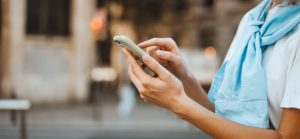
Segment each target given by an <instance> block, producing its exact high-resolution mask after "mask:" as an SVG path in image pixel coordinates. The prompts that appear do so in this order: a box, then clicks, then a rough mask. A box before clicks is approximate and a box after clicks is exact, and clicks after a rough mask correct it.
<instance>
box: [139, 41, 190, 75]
mask: <svg viewBox="0 0 300 139" xmlns="http://www.w3.org/2000/svg"><path fill="white" fill-rule="evenodd" d="M138 46H139V47H141V48H148V49H147V51H148V53H149V54H150V55H151V56H152V57H154V58H155V59H156V60H157V61H158V62H159V63H160V64H161V65H163V66H164V67H165V68H167V69H168V70H169V71H170V72H172V73H173V74H174V75H175V76H176V77H178V78H179V79H181V78H182V77H186V75H187V74H188V73H187V69H186V67H185V64H184V61H183V58H182V56H181V54H180V52H179V49H178V46H177V44H176V43H175V41H174V40H173V39H171V38H153V39H150V40H148V41H145V42H142V43H140V44H139V45H138Z"/></svg>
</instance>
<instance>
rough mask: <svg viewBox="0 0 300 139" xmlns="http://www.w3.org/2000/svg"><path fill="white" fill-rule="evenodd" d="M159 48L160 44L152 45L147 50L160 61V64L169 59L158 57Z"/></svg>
mask: <svg viewBox="0 0 300 139" xmlns="http://www.w3.org/2000/svg"><path fill="white" fill-rule="evenodd" d="M158 50H159V47H158V46H151V47H147V49H146V51H147V53H148V54H149V55H150V56H152V57H153V58H154V59H156V60H157V61H158V63H160V64H166V63H167V61H164V60H163V59H160V58H159V57H157V54H156V51H158Z"/></svg>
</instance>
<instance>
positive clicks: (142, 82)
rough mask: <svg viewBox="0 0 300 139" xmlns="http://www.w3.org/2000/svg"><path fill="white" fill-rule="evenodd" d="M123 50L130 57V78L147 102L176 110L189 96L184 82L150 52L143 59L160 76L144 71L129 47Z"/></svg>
mask: <svg viewBox="0 0 300 139" xmlns="http://www.w3.org/2000/svg"><path fill="white" fill-rule="evenodd" d="M123 52H124V53H125V54H126V56H127V57H128V59H129V68H128V75H129V78H130V79H131V81H132V82H133V84H134V85H135V86H136V88H137V89H138V91H139V93H140V96H141V98H142V99H144V101H145V102H150V103H155V104H158V105H160V106H162V107H165V108H167V109H170V110H171V111H174V112H175V111H176V109H177V105H178V104H180V102H182V101H183V100H184V99H185V98H187V96H186V94H185V92H184V88H183V85H182V82H181V81H180V80H179V79H177V78H176V77H175V76H174V75H173V74H172V73H170V72H169V71H168V70H167V69H165V68H164V67H163V66H161V65H160V64H159V63H158V62H157V61H156V60H155V59H154V58H152V57H151V56H149V55H148V54H147V55H145V56H144V57H143V61H144V63H145V64H146V65H147V66H148V67H149V68H150V69H152V70H153V71H154V72H155V73H156V74H157V75H158V77H152V76H150V75H148V74H147V73H146V72H144V70H143V69H142V68H141V66H140V65H139V64H138V63H137V61H136V59H135V58H134V56H133V55H132V54H131V53H130V52H129V51H128V50H127V49H123Z"/></svg>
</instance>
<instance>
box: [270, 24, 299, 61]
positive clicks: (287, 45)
mask: <svg viewBox="0 0 300 139" xmlns="http://www.w3.org/2000/svg"><path fill="white" fill-rule="evenodd" d="M275 47H278V48H279V49H280V51H281V52H284V53H285V54H288V55H290V56H292V57H293V56H296V55H299V56H300V24H299V25H298V26H296V27H295V28H294V29H293V30H292V31H291V32H289V33H288V34H287V35H286V36H285V37H283V38H282V39H280V40H279V41H278V42H277V43H276V44H275ZM284 53H282V54H284Z"/></svg>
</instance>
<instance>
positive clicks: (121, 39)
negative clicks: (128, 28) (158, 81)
mask: <svg viewBox="0 0 300 139" xmlns="http://www.w3.org/2000/svg"><path fill="white" fill-rule="evenodd" d="M113 41H114V42H116V43H118V45H119V46H120V47H122V48H126V49H127V50H129V51H130V52H131V53H132V54H133V55H134V56H135V57H136V60H137V62H138V63H139V64H140V65H141V66H142V68H143V69H144V71H145V72H146V73H148V74H149V75H151V76H156V73H155V72H153V71H152V70H151V69H150V68H149V67H147V66H146V64H144V62H143V60H142V57H143V56H144V55H146V54H147V53H146V52H145V51H144V50H143V49H141V48H140V47H138V46H137V45H136V44H135V43H134V42H133V41H131V40H130V39H129V38H127V37H126V36H124V35H117V36H114V38H113Z"/></svg>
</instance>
